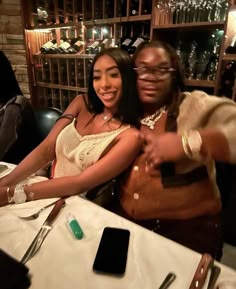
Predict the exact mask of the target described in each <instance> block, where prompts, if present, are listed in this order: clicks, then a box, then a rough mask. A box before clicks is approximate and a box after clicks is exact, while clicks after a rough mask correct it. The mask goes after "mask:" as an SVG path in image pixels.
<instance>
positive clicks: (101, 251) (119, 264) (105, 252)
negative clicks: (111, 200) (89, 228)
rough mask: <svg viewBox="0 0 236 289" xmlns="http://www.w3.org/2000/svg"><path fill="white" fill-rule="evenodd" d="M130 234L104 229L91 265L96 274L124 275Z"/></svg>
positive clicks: (122, 230) (113, 229) (110, 228)
mask: <svg viewBox="0 0 236 289" xmlns="http://www.w3.org/2000/svg"><path fill="white" fill-rule="evenodd" d="M129 237H130V232H129V231H128V230H126V229H120V228H112V227H105V228H104V230H103V233H102V237H101V240H100V243H99V246H98V250H97V254H96V257H95V260H94V263H93V270H94V271H97V272H103V273H110V274H118V275H122V274H124V273H125V268H126V261H127V254H128V248H129Z"/></svg>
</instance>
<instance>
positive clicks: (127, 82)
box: [86, 47, 142, 127]
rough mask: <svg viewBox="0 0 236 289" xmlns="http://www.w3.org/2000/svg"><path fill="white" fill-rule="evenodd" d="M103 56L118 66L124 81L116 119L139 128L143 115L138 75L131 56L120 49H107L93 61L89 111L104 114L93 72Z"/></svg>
mask: <svg viewBox="0 0 236 289" xmlns="http://www.w3.org/2000/svg"><path fill="white" fill-rule="evenodd" d="M103 55H108V56H110V57H111V58H112V59H113V60H114V61H115V62H116V64H117V66H118V69H119V71H120V75H121V79H122V94H121V99H120V101H119V104H118V109H117V111H116V114H115V115H114V117H116V118H118V119H119V120H120V121H121V122H122V123H127V124H131V125H133V126H136V127H139V126H140V124H139V118H140V116H141V115H142V108H141V103H140V100H139V97H138V92H137V87H136V73H135V71H134V69H133V68H134V62H133V60H132V58H131V57H130V55H129V54H128V53H127V52H126V51H123V50H121V49H119V48H116V47H112V48H107V49H104V50H102V51H101V52H99V53H98V54H97V55H96V56H95V57H94V59H93V63H92V65H91V68H90V73H89V80H88V100H87V101H86V106H87V109H88V110H89V111H90V112H92V113H95V114H98V113H102V112H103V110H104V104H103V103H102V101H101V100H100V99H99V97H98V96H97V94H96V92H95V90H94V87H93V70H94V65H95V63H96V61H97V60H98V59H99V58H100V57H102V56H103Z"/></svg>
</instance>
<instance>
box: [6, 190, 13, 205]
mask: <svg viewBox="0 0 236 289" xmlns="http://www.w3.org/2000/svg"><path fill="white" fill-rule="evenodd" d="M9 193H10V187H7V201H8V204H11V203H13V197H11V196H10V194H9Z"/></svg>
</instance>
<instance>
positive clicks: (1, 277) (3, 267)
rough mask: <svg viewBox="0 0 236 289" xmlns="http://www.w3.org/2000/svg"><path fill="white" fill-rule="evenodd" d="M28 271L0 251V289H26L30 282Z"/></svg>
mask: <svg viewBox="0 0 236 289" xmlns="http://www.w3.org/2000/svg"><path fill="white" fill-rule="evenodd" d="M28 272H29V269H28V268H27V267H26V266H25V265H24V264H23V263H21V262H19V261H17V260H16V259H14V258H12V257H11V256H9V255H8V254H7V253H6V252H4V251H3V250H2V249H0V288H1V289H26V288H29V286H30V284H31V282H30V278H29V276H28Z"/></svg>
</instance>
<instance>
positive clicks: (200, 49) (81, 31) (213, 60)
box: [21, 0, 236, 110]
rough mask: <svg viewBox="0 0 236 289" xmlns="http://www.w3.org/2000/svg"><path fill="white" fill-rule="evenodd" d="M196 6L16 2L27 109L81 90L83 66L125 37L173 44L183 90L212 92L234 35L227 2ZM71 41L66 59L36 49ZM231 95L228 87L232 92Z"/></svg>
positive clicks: (113, 0)
mask: <svg viewBox="0 0 236 289" xmlns="http://www.w3.org/2000/svg"><path fill="white" fill-rule="evenodd" d="M195 2H196V5H193V4H194V3H195ZM203 2H204V5H201V6H200V5H199V3H200V2H199V1H197V0H196V1H195V0H191V1H189V3H187V2H186V1H182V0H181V1H180V0H178V1H177V0H109V1H108V0H81V1H77V0H50V1H46V0H34V1H31V0H25V1H23V0H21V4H22V19H23V25H24V33H25V43H26V51H27V62H28V71H29V80H30V90H31V96H32V97H31V100H32V104H33V106H35V107H39V106H55V107H57V108H60V109H62V110H64V109H65V108H66V106H67V104H68V103H69V102H70V101H71V100H72V99H73V97H75V95H77V94H81V93H86V91H87V82H88V73H89V66H90V64H91V62H92V59H93V57H94V54H95V53H97V52H98V51H99V49H102V48H103V47H107V46H122V44H123V43H124V40H126V39H127V38H130V39H131V40H132V42H131V43H134V40H135V39H137V38H139V37H140V36H142V37H143V38H144V39H146V38H147V39H161V40H165V41H167V42H169V43H170V44H172V45H173V46H174V47H176V49H177V52H178V54H179V55H180V57H181V61H182V62H183V65H184V67H185V78H186V80H185V84H186V87H187V89H189V90H193V89H195V88H196V89H202V90H205V91H206V92H208V93H211V94H216V95H220V94H221V91H222V88H221V78H222V71H223V70H224V68H225V64H226V62H227V59H226V58H227V57H228V58H229V57H233V58H234V60H235V59H236V56H235V55H231V56H227V55H225V49H226V47H227V45H229V43H230V41H231V39H232V37H233V36H234V35H236V33H235V32H236V31H233V32H232V28H230V27H231V26H232V25H231V24H232V21H235V17H232V16H230V11H231V10H233V5H234V4H235V3H234V1H232V0H231V1H227V0H225V1H224V0H213V2H211V1H210V0H204V1H203ZM181 3H185V4H186V3H187V4H186V5H182V4H181ZM219 5H220V6H219ZM192 6H193V7H192ZM217 9H218V10H217ZM229 23H231V24H229ZM232 27H233V26H232ZM72 39H74V40H78V41H80V42H81V43H82V44H81V43H80V44H81V47H80V48H79V49H78V52H77V53H74V54H70V53H69V50H67V48H65V49H64V48H63V49H64V50H63V49H61V51H60V53H59V52H56V53H55V54H53V53H50V54H48V53H47V49H41V48H42V46H43V45H45V44H46V43H47V42H50V41H51V40H53V41H54V42H55V43H56V47H58V46H60V45H61V43H62V44H63V41H64V43H65V44H67V43H66V42H69V44H67V46H70V45H72ZM62 40H63V41H62ZM49 44H50V43H49ZM49 44H47V45H49ZM50 45H52V43H51V44H50ZM67 46H65V47H67ZM40 50H41V51H46V52H45V53H42V52H40ZM71 51H75V50H73V49H72V50H71ZM62 52H63V53H62ZM234 60H233V61H234ZM204 61H205V62H204ZM204 67H205V68H204ZM234 86H235V85H234ZM235 90H236V86H235V88H234V89H233V91H234V93H233V95H235ZM233 98H234V97H233Z"/></svg>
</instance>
